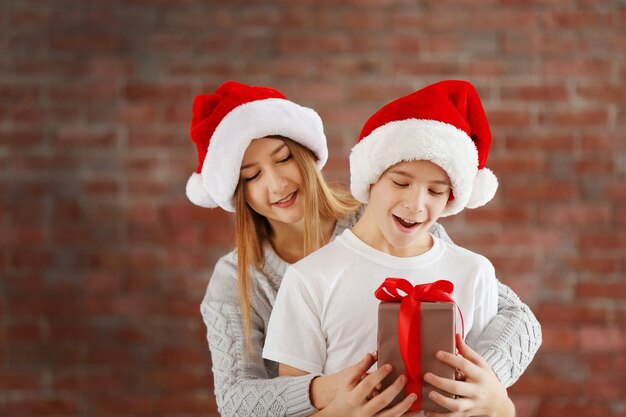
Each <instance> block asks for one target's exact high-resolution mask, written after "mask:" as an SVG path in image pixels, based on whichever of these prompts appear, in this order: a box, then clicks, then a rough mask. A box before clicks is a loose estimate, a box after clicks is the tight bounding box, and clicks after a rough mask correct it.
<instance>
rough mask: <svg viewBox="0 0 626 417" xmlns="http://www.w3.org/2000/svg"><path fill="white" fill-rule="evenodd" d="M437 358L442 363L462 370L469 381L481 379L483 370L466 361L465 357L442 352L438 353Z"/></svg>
mask: <svg viewBox="0 0 626 417" xmlns="http://www.w3.org/2000/svg"><path fill="white" fill-rule="evenodd" d="M436 357H437V359H439V360H440V361H441V362H443V363H445V364H447V365H450V366H451V367H453V368H456V369H458V370H460V371H461V372H463V374H465V376H466V377H467V378H469V379H479V378H480V374H481V368H479V367H478V366H477V365H475V364H473V363H472V362H470V361H469V360H467V359H465V357H463V356H460V355H453V354H451V353H449V352H444V351H442V350H440V351H439V352H437V354H436Z"/></svg>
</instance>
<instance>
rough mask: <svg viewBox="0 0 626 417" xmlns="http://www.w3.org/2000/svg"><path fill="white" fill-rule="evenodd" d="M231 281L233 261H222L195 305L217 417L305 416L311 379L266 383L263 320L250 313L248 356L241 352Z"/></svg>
mask: <svg viewBox="0 0 626 417" xmlns="http://www.w3.org/2000/svg"><path fill="white" fill-rule="evenodd" d="M236 276H237V273H236V259H235V262H234V263H233V262H232V260H228V259H224V258H222V260H220V262H218V264H217V265H216V267H215V271H214V273H213V277H212V278H211V281H210V283H209V289H208V290H207V295H206V297H205V298H204V300H203V302H202V304H201V312H202V318H203V319H204V323H205V325H206V328H207V339H208V342H209V348H210V350H211V359H212V371H213V377H214V387H215V388H214V390H215V397H216V400H217V406H218V409H219V412H220V415H222V416H223V417H232V416H242V417H243V416H246V417H247V416H252V415H254V416H307V415H310V414H312V413H314V412H315V411H316V409H315V408H313V406H312V405H311V401H310V399H309V386H310V384H311V380H312V379H313V378H315V376H316V375H314V374H312V375H306V376H301V377H279V378H273V379H269V378H270V376H269V375H268V373H267V370H266V368H265V365H264V363H263V360H262V359H261V353H262V350H263V349H262V344H263V328H264V326H263V321H262V320H261V318H260V317H259V315H258V314H257V313H255V311H254V310H253V312H252V344H253V352H247V350H246V342H245V336H244V330H243V322H242V320H241V314H240V308H239V301H238V298H237V291H238V290H237V281H236ZM268 315H269V313H268Z"/></svg>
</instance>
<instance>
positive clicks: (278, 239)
mask: <svg viewBox="0 0 626 417" xmlns="http://www.w3.org/2000/svg"><path fill="white" fill-rule="evenodd" d="M321 221H322V232H323V234H324V245H325V244H327V243H328V242H329V241H330V239H331V238H332V236H333V232H334V230H335V224H336V220H335V219H330V218H323V219H322V220H321ZM270 227H271V228H272V236H271V237H270V243H271V244H272V247H273V248H274V251H276V254H278V256H279V257H280V258H281V259H283V260H284V261H285V262H288V263H290V264H293V263H296V262H298V261H299V260H300V259H302V258H304V255H305V254H304V219H302V220H301V221H299V222H298V223H291V224H286V223H280V222H272V221H270Z"/></svg>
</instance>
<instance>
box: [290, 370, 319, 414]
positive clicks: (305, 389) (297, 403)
mask: <svg viewBox="0 0 626 417" xmlns="http://www.w3.org/2000/svg"><path fill="white" fill-rule="evenodd" d="M318 376H320V374H308V375H304V376H299V377H295V378H293V379H292V381H291V383H290V384H289V388H288V390H287V415H289V416H293V417H305V416H308V415H311V414H313V413H315V412H316V411H317V409H316V408H315V407H313V404H311V395H310V386H311V381H313V379H314V378H316V377H318Z"/></svg>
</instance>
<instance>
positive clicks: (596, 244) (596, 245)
mask: <svg viewBox="0 0 626 417" xmlns="http://www.w3.org/2000/svg"><path fill="white" fill-rule="evenodd" d="M625 247H626V232H625V233H612V234H584V235H582V237H581V241H580V248H581V249H582V250H589V249H603V250H611V249H623V248H625ZM622 254H623V252H622Z"/></svg>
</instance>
